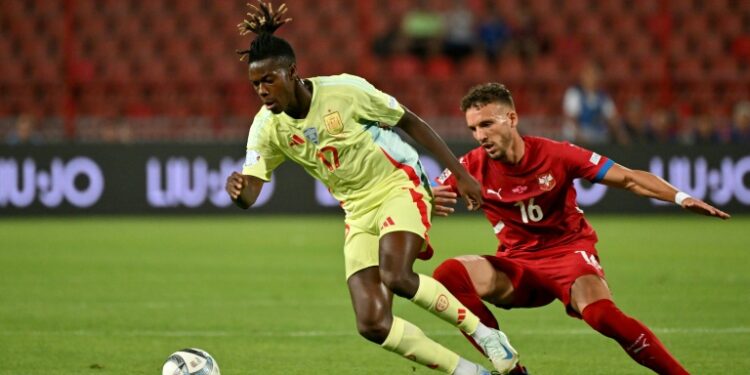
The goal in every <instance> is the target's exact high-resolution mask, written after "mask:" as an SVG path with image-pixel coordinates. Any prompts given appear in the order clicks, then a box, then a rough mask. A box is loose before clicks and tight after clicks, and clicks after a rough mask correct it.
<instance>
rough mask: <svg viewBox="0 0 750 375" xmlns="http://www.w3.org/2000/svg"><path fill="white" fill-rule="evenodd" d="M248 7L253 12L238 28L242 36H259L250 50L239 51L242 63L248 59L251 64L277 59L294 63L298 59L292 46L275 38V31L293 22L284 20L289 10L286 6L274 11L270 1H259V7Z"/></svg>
mask: <svg viewBox="0 0 750 375" xmlns="http://www.w3.org/2000/svg"><path fill="white" fill-rule="evenodd" d="M247 6H248V7H249V8H250V10H251V11H250V12H248V13H247V15H248V16H249V18H248V19H245V20H244V21H242V22H241V23H240V24H238V25H237V28H239V31H240V35H247V34H249V33H254V34H256V35H257V36H256V37H255V39H253V41H252V43H250V48H249V49H246V50H237V54H238V55H240V61H242V60H244V59H245V58H246V57H247V59H248V64H249V63H252V62H253V61H259V60H263V59H267V58H270V57H276V58H282V59H284V60H287V61H288V63H289V64H292V63H294V62H295V61H296V57H295V56H294V50H292V46H291V45H289V43H288V42H287V41H286V40H284V39H281V38H278V37H275V36H273V33H274V31H276V30H277V29H278V28H279V27H281V26H282V25H283V24H285V23H287V22H289V21H291V20H292V19H291V18H282V16H283V15H284V13H286V11H287V10H288V8H287V6H286V4H281V6H280V7H279V8H278V9H277V10H276V11H274V10H273V5H272V4H271V2H270V1H269V2H268V3H264V2H263V1H261V0H258V6H255V5H252V4H250V3H248V4H247Z"/></svg>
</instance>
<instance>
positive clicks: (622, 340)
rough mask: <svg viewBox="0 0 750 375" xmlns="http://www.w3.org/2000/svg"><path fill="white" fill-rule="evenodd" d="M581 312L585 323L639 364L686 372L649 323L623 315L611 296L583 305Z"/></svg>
mask: <svg viewBox="0 0 750 375" xmlns="http://www.w3.org/2000/svg"><path fill="white" fill-rule="evenodd" d="M582 315H583V320H585V321H586V323H588V325H590V326H591V327H592V328H594V329H595V330H597V331H599V332H600V333H601V334H603V335H604V336H607V337H609V338H612V339H614V340H615V341H617V343H619V344H620V346H622V348H623V349H625V352H626V353H628V355H629V356H630V357H631V358H633V359H634V360H635V361H636V362H638V363H640V364H641V365H643V366H646V367H648V368H650V369H651V370H654V371H655V372H656V373H658V374H670V375H671V374H687V373H688V372H687V371H686V370H685V369H684V368H683V367H682V365H680V363H679V362H677V360H676V359H674V357H672V355H671V354H669V352H668V351H667V348H665V347H664V345H663V344H662V343H661V341H659V339H658V338H657V337H656V335H654V333H653V332H651V330H650V329H648V327H646V326H645V325H643V323H641V322H639V321H637V320H635V319H633V318H631V317H629V316H627V315H625V314H624V313H623V312H622V311H620V309H618V308H617V306H615V303H614V302H612V301H611V300H608V299H603V300H599V301H596V302H594V303H592V304H590V305H588V306H586V308H585V309H583V313H582Z"/></svg>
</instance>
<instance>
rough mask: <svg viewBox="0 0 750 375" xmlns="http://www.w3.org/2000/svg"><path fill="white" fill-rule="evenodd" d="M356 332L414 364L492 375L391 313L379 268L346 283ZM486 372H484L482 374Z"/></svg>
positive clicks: (458, 374)
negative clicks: (355, 321) (355, 320)
mask: <svg viewBox="0 0 750 375" xmlns="http://www.w3.org/2000/svg"><path fill="white" fill-rule="evenodd" d="M347 284H348V286H349V294H350V295H351V299H352V305H353V307H354V314H355V317H356V319H357V330H358V331H359V333H360V335H362V336H363V337H365V338H366V339H368V340H370V341H372V342H374V343H377V344H380V345H381V346H382V347H383V348H385V349H386V350H388V351H391V352H394V353H397V354H399V355H401V356H403V357H405V358H408V359H410V360H412V361H415V362H417V363H420V364H422V365H425V366H427V367H430V368H433V369H437V370H439V371H442V372H445V373H448V374H454V375H482V374H489V372H487V371H486V370H485V369H483V368H482V367H481V366H479V365H476V364H474V363H472V362H469V361H467V360H465V359H463V358H460V357H459V356H458V354H456V353H454V352H452V351H450V350H448V349H446V348H445V347H443V346H442V345H440V344H438V343H436V342H434V341H432V340H430V339H429V338H428V337H427V336H425V335H424V333H423V332H422V330H420V329H419V328H418V327H416V326H415V325H413V324H411V323H409V322H408V321H405V320H403V319H401V318H399V317H394V316H393V315H392V312H391V306H392V302H393V299H392V297H393V295H392V293H391V291H390V290H388V288H386V286H385V285H384V284H383V283H382V282H381V281H380V272H379V270H378V268H377V267H369V268H365V269H363V270H360V271H358V272H356V273H354V274H353V275H351V276H350V277H349V279H348V280H347ZM483 371H484V372H483Z"/></svg>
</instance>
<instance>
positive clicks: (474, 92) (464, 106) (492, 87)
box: [461, 82, 515, 112]
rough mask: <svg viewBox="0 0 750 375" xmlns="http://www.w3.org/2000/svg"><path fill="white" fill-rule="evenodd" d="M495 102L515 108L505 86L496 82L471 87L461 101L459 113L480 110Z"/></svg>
mask: <svg viewBox="0 0 750 375" xmlns="http://www.w3.org/2000/svg"><path fill="white" fill-rule="evenodd" d="M496 102H497V103H503V104H506V105H509V106H510V107H511V108H515V105H514V104H513V96H511V94H510V90H508V89H507V88H506V87H505V85H503V84H501V83H496V82H491V83H485V84H481V85H477V86H474V87H472V88H471V90H469V93H468V94H466V96H464V97H463V99H461V111H462V112H466V110H468V109H469V108H472V107H474V108H481V107H484V106H485V105H487V104H490V103H496Z"/></svg>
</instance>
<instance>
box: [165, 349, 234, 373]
mask: <svg viewBox="0 0 750 375" xmlns="http://www.w3.org/2000/svg"><path fill="white" fill-rule="evenodd" d="M161 374H162V375H221V372H219V365H218V364H217V363H216V361H215V360H214V358H213V357H211V355H210V354H208V353H207V352H206V351H205V350H201V349H195V348H190V349H182V350H179V351H176V352H174V353H172V355H170V356H169V358H167V361H166V362H164V367H162V369H161Z"/></svg>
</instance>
